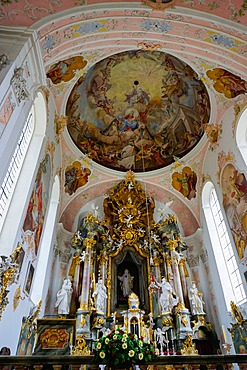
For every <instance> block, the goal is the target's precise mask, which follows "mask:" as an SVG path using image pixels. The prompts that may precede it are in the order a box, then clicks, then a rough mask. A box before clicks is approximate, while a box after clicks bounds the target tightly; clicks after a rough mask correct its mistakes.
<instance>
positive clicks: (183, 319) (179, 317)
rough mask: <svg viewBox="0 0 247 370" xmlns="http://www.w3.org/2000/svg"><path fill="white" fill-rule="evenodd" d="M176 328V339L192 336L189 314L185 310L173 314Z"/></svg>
mask: <svg viewBox="0 0 247 370" xmlns="http://www.w3.org/2000/svg"><path fill="white" fill-rule="evenodd" d="M175 318H176V328H177V339H178V340H181V339H186V335H187V334H188V335H192V329H191V325H190V312H189V310H188V309H187V308H185V309H181V310H180V311H179V312H176V313H175Z"/></svg>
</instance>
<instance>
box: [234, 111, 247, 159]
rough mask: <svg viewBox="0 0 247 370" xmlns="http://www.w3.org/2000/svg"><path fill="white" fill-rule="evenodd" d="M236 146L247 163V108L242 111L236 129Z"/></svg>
mask: <svg viewBox="0 0 247 370" xmlns="http://www.w3.org/2000/svg"><path fill="white" fill-rule="evenodd" d="M236 141H237V146H238V148H239V150H240V153H241V154H242V157H243V159H244V161H245V164H246V165H247V109H245V110H244V111H243V113H242V114H241V117H240V119H239V122H238V126H237V130H236Z"/></svg>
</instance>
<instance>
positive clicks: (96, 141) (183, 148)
mask: <svg viewBox="0 0 247 370" xmlns="http://www.w3.org/2000/svg"><path fill="white" fill-rule="evenodd" d="M209 113H210V108H209V97H208V94H207V91H206V89H205V87H204V85H203V83H202V82H201V80H200V79H199V77H198V76H197V74H196V73H195V71H193V70H192V68H191V67H190V66H188V65H186V64H185V63H184V62H182V61H181V60H179V59H178V58H176V57H174V56H171V55H169V54H166V53H163V52H159V51H154V52H150V51H143V50H137V51H128V52H123V53H119V54H115V55H112V56H110V57H108V58H106V59H104V60H102V61H100V62H98V63H96V64H95V65H94V66H92V67H91V68H90V69H89V71H88V72H87V73H86V75H85V76H83V77H81V78H80V79H79V80H78V82H77V83H76V85H75V87H74V89H73V91H72V93H71V95H70V97H69V100H68V104H67V112H66V115H67V116H68V117H69V122H68V126H67V127H68V131H69V133H70V135H71V137H72V139H73V141H74V143H75V144H76V145H77V147H78V148H79V149H80V150H81V151H82V152H83V153H84V154H86V155H88V156H89V157H90V158H91V159H93V160H94V161H95V162H97V163H99V164H101V165H103V166H107V167H109V168H112V169H115V170H122V171H126V170H128V169H132V170H133V171H136V172H144V171H150V170H155V169H158V168H162V167H165V166H167V165H169V164H171V163H172V162H174V156H176V157H180V158H181V157H183V156H184V155H185V154H187V153H188V152H189V151H190V150H191V149H192V148H194V147H195V145H196V144H197V143H198V142H199V141H200V139H201V137H202V135H203V133H204V124H206V123H207V122H208V120H209Z"/></svg>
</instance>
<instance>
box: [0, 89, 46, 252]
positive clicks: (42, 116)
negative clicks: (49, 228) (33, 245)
mask: <svg viewBox="0 0 247 370" xmlns="http://www.w3.org/2000/svg"><path fill="white" fill-rule="evenodd" d="M46 122H47V111H46V102H45V99H44V96H43V93H42V92H40V91H39V92H38V93H37V95H36V98H35V100H34V102H33V106H32V107H31V109H30V112H29V114H28V119H27V120H26V122H25V123H24V124H23V129H22V131H21V134H20V137H19V140H18V144H17V146H16V148H14V149H13V153H14V154H13V156H12V158H11V160H10V164H9V167H8V169H7V171H6V174H5V177H4V180H3V183H2V184H1V194H2V196H1V202H2V203H1V207H2V208H1V210H2V212H1V213H2V217H1V216H0V245H1V254H2V255H9V254H10V253H11V252H12V250H13V247H14V245H15V239H16V238H17V232H18V227H20V225H21V222H22V218H23V217H25V211H24V212H23V210H25V209H26V206H27V199H28V197H29V196H30V194H29V193H30V191H31V189H32V181H33V176H34V174H35V172H36V167H37V164H38V159H39V156H40V152H41V148H42V144H43V140H44V137H45V130H46ZM17 167H18V169H17ZM9 184H11V185H12V187H11V189H10V185H9Z"/></svg>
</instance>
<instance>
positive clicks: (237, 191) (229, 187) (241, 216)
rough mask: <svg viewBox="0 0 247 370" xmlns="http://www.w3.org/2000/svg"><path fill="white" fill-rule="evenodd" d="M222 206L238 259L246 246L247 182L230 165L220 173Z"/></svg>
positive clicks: (242, 254) (242, 175) (241, 174)
mask: <svg viewBox="0 0 247 370" xmlns="http://www.w3.org/2000/svg"><path fill="white" fill-rule="evenodd" d="M221 186H222V192H223V206H224V209H225V212H226V216H227V219H228V222H229V226H230V229H231V232H232V235H233V239H234V241H235V245H236V248H237V251H238V255H239V258H240V259H242V258H243V257H244V253H245V248H246V244H247V180H246V177H245V175H244V174H243V173H241V172H239V171H238V170H237V169H236V168H235V166H234V165H233V164H232V163H228V164H226V166H225V167H224V169H223V171H222V176H221Z"/></svg>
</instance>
